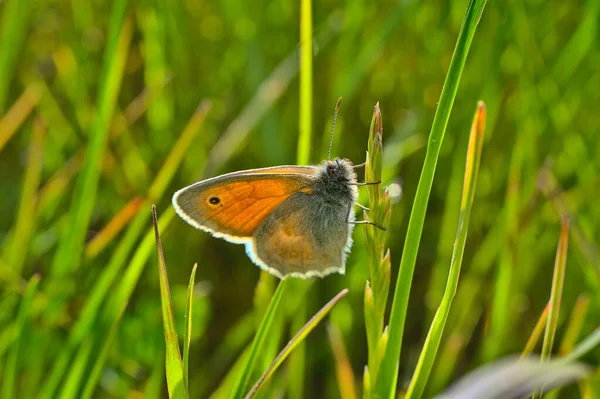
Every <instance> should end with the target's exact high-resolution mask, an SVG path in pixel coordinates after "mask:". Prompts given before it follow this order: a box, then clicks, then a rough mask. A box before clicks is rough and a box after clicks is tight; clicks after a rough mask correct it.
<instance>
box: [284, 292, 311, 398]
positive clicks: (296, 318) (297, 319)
mask: <svg viewBox="0 0 600 399" xmlns="http://www.w3.org/2000/svg"><path fill="white" fill-rule="evenodd" d="M302 283H303V282H302ZM308 302H309V301H302V303H300V306H299V308H298V310H297V311H296V312H294V315H293V316H292V322H291V329H292V331H298V330H300V329H301V328H302V325H303V324H302V323H304V320H306V313H307V305H308ZM288 365H289V368H288V370H290V371H291V372H290V373H288V380H287V384H288V396H289V398H290V399H302V398H304V397H305V394H304V386H305V384H306V381H305V378H306V345H305V344H301V345H298V347H297V348H296V350H295V351H294V352H292V354H291V355H290V361H289V362H288Z"/></svg>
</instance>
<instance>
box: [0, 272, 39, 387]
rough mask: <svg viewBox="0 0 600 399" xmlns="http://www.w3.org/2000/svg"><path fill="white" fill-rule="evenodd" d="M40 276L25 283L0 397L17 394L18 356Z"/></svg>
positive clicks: (35, 276) (5, 365) (7, 356)
mask: <svg viewBox="0 0 600 399" xmlns="http://www.w3.org/2000/svg"><path fill="white" fill-rule="evenodd" d="M39 282H40V276H39V275H38V274H35V275H34V276H33V277H32V278H31V279H30V280H29V282H28V283H27V287H25V292H24V294H23V299H22V300H21V305H20V306H19V312H18V314H17V323H16V328H15V331H14V334H15V335H14V336H15V337H16V338H15V341H14V342H13V344H12V346H11V348H10V350H9V352H8V354H7V355H6V363H5V364H4V374H3V378H2V391H0V392H1V393H2V397H3V398H16V397H18V395H17V393H18V392H17V377H18V375H17V370H18V368H19V356H20V352H21V345H22V338H23V336H24V335H23V334H22V333H23V332H24V331H25V328H26V324H27V322H28V320H29V317H30V313H31V304H32V303H33V298H34V296H35V293H36V290H37V286H38V283H39Z"/></svg>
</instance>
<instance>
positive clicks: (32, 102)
mask: <svg viewBox="0 0 600 399" xmlns="http://www.w3.org/2000/svg"><path fill="white" fill-rule="evenodd" d="M0 90H1V89H0ZM0 95H1V94H0ZM41 97H42V91H41V88H40V86H39V85H38V84H37V83H30V84H29V85H28V86H27V87H26V88H25V90H24V91H23V94H21V96H20V97H19V98H18V99H17V101H16V102H15V103H14V104H13V106H12V107H10V109H9V110H8V112H7V113H6V114H5V115H4V116H3V117H2V119H0V151H2V149H3V148H4V146H5V145H6V143H8V141H9V140H10V139H11V137H12V136H13V134H15V133H16V132H17V130H18V129H19V127H20V126H21V125H22V124H23V122H24V121H25V119H27V117H28V116H29V114H31V112H32V111H33V108H34V107H35V106H36V105H37V104H38V103H39V102H40V99H41Z"/></svg>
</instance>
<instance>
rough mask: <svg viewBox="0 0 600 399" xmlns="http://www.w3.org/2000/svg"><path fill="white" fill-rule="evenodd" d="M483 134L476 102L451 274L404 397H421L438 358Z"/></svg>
mask: <svg viewBox="0 0 600 399" xmlns="http://www.w3.org/2000/svg"><path fill="white" fill-rule="evenodd" d="M484 133H485V105H484V104H483V102H481V101H480V102H479V104H478V106H477V110H476V111H475V117H474V118H473V125H472V126H471V133H470V136H469V145H468V150H467V162H466V165H465V176H464V182H463V192H462V198H461V203H460V212H459V215H458V227H457V228H456V238H455V239H454V249H453V250H452V260H451V261H450V271H449V273H448V282H447V285H446V290H445V291H444V296H443V297H442V302H441V303H440V306H439V308H438V310H437V312H436V313H435V316H434V318H433V321H432V322H431V327H429V333H428V334H427V339H426V340H425V345H424V346H423V349H422V350H421V356H420V357H419V361H418V363H417V369H416V370H415V374H414V375H413V378H412V380H411V381H410V385H409V387H408V392H407V393H406V398H407V399H411V398H420V397H422V396H423V392H424V391H425V386H426V384H427V381H428V380H429V374H430V373H431V370H432V368H433V363H434V361H435V358H436V356H437V352H438V349H439V346H440V341H441V340H442V334H443V333H444V328H445V327H446V321H447V320H448V315H449V314H450V307H451V306H452V301H453V299H454V296H455V295H456V290H457V288H458V279H459V276H460V268H461V265H462V259H463V255H464V251H465V244H466V241H467V232H468V229H469V218H470V216H471V208H472V206H473V199H474V197H475V186H476V184H477V175H478V173H479V165H480V163H481V151H482V148H483V137H484Z"/></svg>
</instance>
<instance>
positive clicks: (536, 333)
mask: <svg viewBox="0 0 600 399" xmlns="http://www.w3.org/2000/svg"><path fill="white" fill-rule="evenodd" d="M548 310H550V303H548V304H547V305H546V307H544V311H543V312H542V314H541V315H540V318H539V319H538V321H537V323H535V327H534V328H533V331H532V332H531V335H530V336H529V339H528V340H527V343H526V344H525V348H524V349H523V352H521V357H525V356H527V355H529V354H530V353H531V352H532V351H533V350H534V349H535V346H536V345H537V343H538V341H539V339H540V337H541V336H542V332H544V326H545V325H546V320H547V319H548Z"/></svg>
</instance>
